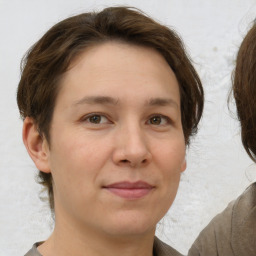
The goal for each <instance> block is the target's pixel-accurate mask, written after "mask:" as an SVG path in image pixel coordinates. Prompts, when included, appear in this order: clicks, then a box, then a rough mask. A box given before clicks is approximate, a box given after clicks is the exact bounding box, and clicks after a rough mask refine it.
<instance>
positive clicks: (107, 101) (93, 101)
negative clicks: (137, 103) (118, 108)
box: [74, 96, 118, 106]
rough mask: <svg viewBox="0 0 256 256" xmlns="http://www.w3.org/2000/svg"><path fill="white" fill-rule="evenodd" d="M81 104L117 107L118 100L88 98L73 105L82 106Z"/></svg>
mask: <svg viewBox="0 0 256 256" xmlns="http://www.w3.org/2000/svg"><path fill="white" fill-rule="evenodd" d="M82 104H111V105H117V104H118V100H116V99H114V98H112V97H108V96H89V97H84V98H82V99H81V100H78V101H77V102H75V103H74V105H75V106H76V105H82Z"/></svg>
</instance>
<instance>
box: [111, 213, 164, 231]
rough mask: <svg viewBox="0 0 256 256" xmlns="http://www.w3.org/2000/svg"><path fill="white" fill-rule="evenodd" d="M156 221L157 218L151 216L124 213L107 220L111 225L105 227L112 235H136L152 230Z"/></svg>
mask: <svg viewBox="0 0 256 256" xmlns="http://www.w3.org/2000/svg"><path fill="white" fill-rule="evenodd" d="M159 220H160V218H159ZM157 223H158V220H156V219H154V218H152V216H145V215H144V216H142V215H139V214H130V213H124V214H123V215H122V216H119V217H116V218H114V219H113V220H112V221H111V222H110V221H109V224H112V225H111V226H110V227H108V228H107V229H108V231H109V233H111V234H112V235H119V236H136V235H143V234H145V233H149V232H154V231H155V228H156V225H157Z"/></svg>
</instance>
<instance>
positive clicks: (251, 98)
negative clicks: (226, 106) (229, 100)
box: [232, 22, 256, 162]
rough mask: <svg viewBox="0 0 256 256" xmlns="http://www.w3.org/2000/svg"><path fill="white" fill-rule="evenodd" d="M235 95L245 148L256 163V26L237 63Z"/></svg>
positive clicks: (244, 41)
mask: <svg viewBox="0 0 256 256" xmlns="http://www.w3.org/2000/svg"><path fill="white" fill-rule="evenodd" d="M233 75H234V77H233V88H232V89H233V95H234V98H235V101H236V107H237V114H238V119H239V121H240V123H241V137H242V143H243V146H244V148H245V150H246V152H247V153H248V155H249V156H250V157H251V159H252V160H253V161H255V162H256V24H255V22H254V24H253V26H252V28H251V29H250V30H249V32H248V33H247V35H246V36H245V38H244V40H243V42H242V44H241V46H240V48H239V51H238V54H237V61H236V68H235V70H234V74H233Z"/></svg>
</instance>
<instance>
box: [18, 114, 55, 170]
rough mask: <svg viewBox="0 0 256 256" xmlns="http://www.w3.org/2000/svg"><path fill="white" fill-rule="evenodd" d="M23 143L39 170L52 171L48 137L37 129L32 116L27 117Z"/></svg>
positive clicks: (24, 125)
mask: <svg viewBox="0 0 256 256" xmlns="http://www.w3.org/2000/svg"><path fill="white" fill-rule="evenodd" d="M22 137H23V143H24V145H25V147H26V149H27V151H28V154H29V155H30V157H31V159H32V160H33V162H34V163H35V165H36V167H37V169H38V170H40V171H42V172H45V173H50V172H51V171H50V167H49V161H48V160H49V153H50V152H49V146H48V143H47V141H46V139H45V138H44V137H43V136H41V135H40V134H39V132H38V130H37V125H36V124H35V122H34V120H33V119H32V118H30V117H26V118H25V120H24V123H23V131H22Z"/></svg>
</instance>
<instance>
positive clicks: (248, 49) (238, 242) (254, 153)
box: [189, 23, 256, 256]
mask: <svg viewBox="0 0 256 256" xmlns="http://www.w3.org/2000/svg"><path fill="white" fill-rule="evenodd" d="M232 89H233V94H234V98H235V101H236V107H237V113H238V118H239V121H240V123H241V137H242V142H243V145H244V148H245V150H246V152H247V153H248V155H249V156H250V158H251V159H252V160H253V161H254V162H256V128H255V127H256V126H255V125H256V102H255V99H256V98H255V95H256V25H255V23H254V25H253V26H252V28H251V29H250V30H249V32H248V34H247V35H246V36H245V38H244V40H243V42H242V44H241V46H240V49H239V51H238V55H237V62H236V68H235V72H234V81H233V88H232ZM189 255H190V256H195V255H200V256H203V255H205V256H209V255H211V256H215V255H216V256H217V255H218V256H231V255H232V256H233V255H234V256H249V255H256V183H253V184H252V185H251V186H250V187H248V188H247V189H246V191H245V192H244V193H243V194H242V195H241V196H240V197H238V198H237V199H236V200H235V201H233V202H231V203H230V204H229V205H228V207H227V208H226V209H225V210H224V211H223V212H222V213H220V214H219V215H217V216H216V217H215V218H214V219H213V220H212V221H211V222H210V224H209V225H208V226H207V227H206V228H205V229H204V230H203V231H202V232H201V233H200V235H199V237H198V238H197V239H196V241H195V242H194V244H193V245H192V247H191V249H190V251H189Z"/></svg>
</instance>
